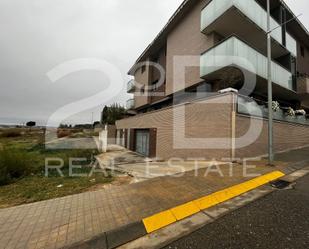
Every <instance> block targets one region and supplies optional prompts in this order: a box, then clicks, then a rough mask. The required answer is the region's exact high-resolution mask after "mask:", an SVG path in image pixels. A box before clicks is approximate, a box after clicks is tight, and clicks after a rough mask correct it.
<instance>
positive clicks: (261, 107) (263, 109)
mask: <svg viewBox="0 0 309 249" xmlns="http://www.w3.org/2000/svg"><path fill="white" fill-rule="evenodd" d="M291 110H292V111H291ZM237 113H239V114H243V115H249V116H254V117H260V118H265V119H267V118H268V106H267V103H266V102H264V103H262V102H261V101H260V100H259V101H258V100H256V101H255V100H254V99H252V98H250V97H247V96H241V95H238V97H237ZM273 118H274V120H277V121H283V122H289V123H294V124H302V125H309V116H308V115H306V113H299V111H297V110H296V111H295V110H293V109H290V108H289V107H284V106H280V107H279V108H277V109H276V110H273Z"/></svg>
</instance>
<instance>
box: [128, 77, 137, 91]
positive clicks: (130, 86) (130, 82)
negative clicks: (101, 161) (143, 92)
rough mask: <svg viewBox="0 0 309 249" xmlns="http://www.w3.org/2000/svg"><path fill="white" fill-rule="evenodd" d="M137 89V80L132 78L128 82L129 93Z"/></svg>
mask: <svg viewBox="0 0 309 249" xmlns="http://www.w3.org/2000/svg"><path fill="white" fill-rule="evenodd" d="M134 89H135V81H134V80H130V81H129V82H128V83H127V92H128V93H131V92H133V91H134Z"/></svg>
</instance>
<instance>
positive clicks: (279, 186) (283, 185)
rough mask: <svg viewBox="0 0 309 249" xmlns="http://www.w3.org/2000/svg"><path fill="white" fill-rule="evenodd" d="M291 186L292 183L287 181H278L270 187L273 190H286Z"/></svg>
mask: <svg viewBox="0 0 309 249" xmlns="http://www.w3.org/2000/svg"><path fill="white" fill-rule="evenodd" d="M290 184H291V183H290V182H288V181H285V180H277V181H273V182H271V183H270V185H271V186H272V187H273V188H277V189H285V188H287V187H288V186H290Z"/></svg>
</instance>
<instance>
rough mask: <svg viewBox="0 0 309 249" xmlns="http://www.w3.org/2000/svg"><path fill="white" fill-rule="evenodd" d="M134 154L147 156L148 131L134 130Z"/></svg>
mask: <svg viewBox="0 0 309 249" xmlns="http://www.w3.org/2000/svg"><path fill="white" fill-rule="evenodd" d="M135 141H136V142H135V149H136V152H137V153H139V154H142V155H144V156H149V130H136V140H135Z"/></svg>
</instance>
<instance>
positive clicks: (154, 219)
mask: <svg viewBox="0 0 309 249" xmlns="http://www.w3.org/2000/svg"><path fill="white" fill-rule="evenodd" d="M175 221H176V218H175V217H174V215H173V214H172V212H171V211H170V210H167V211H164V212H161V213H158V214H155V215H153V216H150V217H148V218H145V219H143V223H144V226H145V228H146V231H147V233H151V232H153V231H156V230H158V229H160V228H162V227H165V226H168V225H170V224H172V223H174V222H175Z"/></svg>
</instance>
